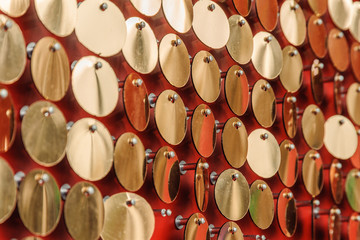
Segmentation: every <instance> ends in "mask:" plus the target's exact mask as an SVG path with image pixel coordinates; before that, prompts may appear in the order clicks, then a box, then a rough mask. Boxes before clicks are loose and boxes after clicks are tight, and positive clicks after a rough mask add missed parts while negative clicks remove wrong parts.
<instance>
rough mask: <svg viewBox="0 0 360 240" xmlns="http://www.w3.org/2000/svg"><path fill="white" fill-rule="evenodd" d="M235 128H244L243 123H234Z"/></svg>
mask: <svg viewBox="0 0 360 240" xmlns="http://www.w3.org/2000/svg"><path fill="white" fill-rule="evenodd" d="M233 126H234V127H235V128H236V129H239V128H240V127H241V126H242V123H241V122H240V121H238V122H234V123H233Z"/></svg>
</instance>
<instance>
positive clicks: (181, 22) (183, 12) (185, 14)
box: [162, 0, 194, 33]
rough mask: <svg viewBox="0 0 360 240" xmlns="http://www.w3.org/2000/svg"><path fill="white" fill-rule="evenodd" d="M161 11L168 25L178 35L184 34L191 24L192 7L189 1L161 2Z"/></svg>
mask: <svg viewBox="0 0 360 240" xmlns="http://www.w3.org/2000/svg"><path fill="white" fill-rule="evenodd" d="M162 9H163V13H164V15H165V18H166V20H167V22H168V23H169V25H170V26H171V27H172V28H173V29H174V30H175V31H177V32H179V33H186V32H188V31H189V30H190V28H191V26H192V23H193V15H194V12H193V5H192V1H191V0H180V1H173V0H162Z"/></svg>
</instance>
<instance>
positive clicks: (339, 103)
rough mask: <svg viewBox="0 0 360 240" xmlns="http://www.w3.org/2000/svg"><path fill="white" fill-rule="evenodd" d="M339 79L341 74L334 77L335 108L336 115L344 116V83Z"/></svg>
mask: <svg viewBox="0 0 360 240" xmlns="http://www.w3.org/2000/svg"><path fill="white" fill-rule="evenodd" d="M337 77H340V74H339V73H336V74H335V77H334V87H333V90H334V107H335V112H336V114H342V112H343V105H345V103H344V86H343V85H344V83H343V82H342V81H339V80H338V79H337Z"/></svg>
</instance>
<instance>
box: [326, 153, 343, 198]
mask: <svg viewBox="0 0 360 240" xmlns="http://www.w3.org/2000/svg"><path fill="white" fill-rule="evenodd" d="M329 179H330V181H329V182H330V189H331V195H332V197H333V199H334V202H335V203H336V204H340V203H341V201H342V199H343V196H344V186H343V173H342V170H341V164H340V162H339V160H337V159H333V160H332V163H331V166H330V172H329Z"/></svg>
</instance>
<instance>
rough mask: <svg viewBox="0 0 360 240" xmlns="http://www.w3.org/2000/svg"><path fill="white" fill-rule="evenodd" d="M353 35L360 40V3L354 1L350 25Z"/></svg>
mask: <svg viewBox="0 0 360 240" xmlns="http://www.w3.org/2000/svg"><path fill="white" fill-rule="evenodd" d="M349 30H350V33H351V36H353V38H355V40H356V41H358V42H360V3H359V2H353V6H352V18H351V22H350V26H349Z"/></svg>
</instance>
